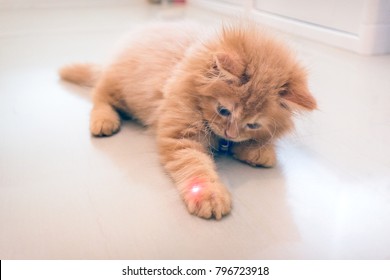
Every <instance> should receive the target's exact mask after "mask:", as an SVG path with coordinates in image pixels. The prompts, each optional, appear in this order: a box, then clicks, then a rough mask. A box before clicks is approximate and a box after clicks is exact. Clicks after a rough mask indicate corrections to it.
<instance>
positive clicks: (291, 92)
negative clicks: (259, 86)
mask: <svg viewBox="0 0 390 280" xmlns="http://www.w3.org/2000/svg"><path fill="white" fill-rule="evenodd" d="M279 95H280V97H281V98H283V99H285V100H287V101H290V102H292V103H294V104H296V105H299V107H300V108H303V109H306V110H310V111H311V110H314V109H317V102H316V100H315V99H314V97H313V96H312V95H311V93H310V91H309V89H308V88H307V86H306V85H294V84H286V85H285V87H284V89H283V90H281V91H280V92H279Z"/></svg>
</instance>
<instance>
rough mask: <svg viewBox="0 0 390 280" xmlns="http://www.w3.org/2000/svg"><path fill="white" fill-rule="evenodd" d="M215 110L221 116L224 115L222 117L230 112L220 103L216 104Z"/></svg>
mask: <svg viewBox="0 0 390 280" xmlns="http://www.w3.org/2000/svg"><path fill="white" fill-rule="evenodd" d="M217 111H218V114H220V115H221V116H224V117H228V116H230V114H231V113H230V111H229V110H228V109H226V108H225V107H223V106H221V105H220V106H218V108H217Z"/></svg>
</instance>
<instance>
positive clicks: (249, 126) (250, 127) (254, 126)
mask: <svg viewBox="0 0 390 280" xmlns="http://www.w3.org/2000/svg"><path fill="white" fill-rule="evenodd" d="M246 126H247V127H248V128H249V129H258V128H260V126H261V125H260V124H258V123H248V124H247V125H246Z"/></svg>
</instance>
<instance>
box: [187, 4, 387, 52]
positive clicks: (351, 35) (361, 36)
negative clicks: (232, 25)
mask: <svg viewBox="0 0 390 280" xmlns="http://www.w3.org/2000/svg"><path fill="white" fill-rule="evenodd" d="M189 2H190V3H191V4H195V5H199V6H202V7H204V8H207V9H211V10H214V11H217V12H221V13H230V14H232V13H235V14H240V13H247V14H249V15H250V16H252V17H253V18H255V19H256V20H258V21H259V22H261V23H264V24H266V25H269V26H271V27H273V28H276V29H279V30H282V31H284V32H288V33H292V34H295V35H299V36H302V37H306V38H308V39H313V40H316V41H320V42H323V43H326V44H330V45H333V46H336V47H340V48H344V49H348V50H351V51H354V52H357V53H361V54H384V53H390V0H242V1H239V0H191V1H189Z"/></svg>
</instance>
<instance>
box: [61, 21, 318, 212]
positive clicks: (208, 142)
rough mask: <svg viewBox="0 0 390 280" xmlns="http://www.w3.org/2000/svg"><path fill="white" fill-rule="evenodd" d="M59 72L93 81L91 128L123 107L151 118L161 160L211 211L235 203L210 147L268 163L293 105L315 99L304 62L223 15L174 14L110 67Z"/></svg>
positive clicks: (106, 132)
mask: <svg viewBox="0 0 390 280" xmlns="http://www.w3.org/2000/svg"><path fill="white" fill-rule="evenodd" d="M60 75H61V77H62V78H63V79H65V80H68V81H71V82H74V83H78V84H83V85H93V86H94V88H93V109H92V112H91V121H90V130H91V133H92V134H93V135H94V136H110V135H112V134H114V133H116V132H117V131H118V130H119V128H120V122H121V120H120V116H119V113H118V112H124V113H127V114H129V115H131V116H133V117H134V118H136V119H138V120H139V121H140V122H141V123H143V124H145V125H147V126H151V127H153V128H154V129H155V133H156V136H157V143H158V149H159V154H160V159H161V163H162V164H163V166H164V168H165V169H166V171H167V172H168V174H169V175H170V177H171V178H172V179H173V181H174V182H175V184H176V186H177V188H178V190H179V192H180V195H181V197H182V198H183V200H184V202H185V203H186V205H187V208H188V210H189V212H190V213H193V214H195V215H197V216H200V217H204V218H210V217H212V216H214V217H215V218H216V219H220V218H221V217H222V216H223V215H226V214H228V213H229V212H230V210H231V198H230V194H229V192H228V190H227V189H226V187H225V186H224V185H223V184H222V182H221V180H220V179H219V176H218V173H217V171H216V166H215V163H214V161H213V157H212V153H213V151H216V150H218V149H220V150H223V151H224V152H229V153H231V154H232V155H233V156H234V157H235V158H237V159H238V160H240V161H243V162H246V163H248V164H250V165H253V166H265V167H271V166H273V165H274V164H275V160H276V156H275V149H274V142H275V140H276V139H278V138H279V137H280V136H282V135H283V134H285V133H286V132H288V131H289V130H291V129H292V127H293V123H292V115H293V113H294V112H295V111H299V110H313V109H315V108H316V101H315V100H314V98H313V97H312V96H311V94H310V92H309V90H308V88H307V81H306V73H305V70H304V69H303V68H302V67H301V66H300V65H299V64H298V62H297V61H296V60H295V58H294V57H293V56H292V55H291V53H290V52H289V50H288V49H287V48H286V47H285V46H284V45H283V44H282V43H280V42H278V41H276V40H275V39H273V38H272V37H270V36H269V35H267V34H266V33H264V32H263V31H262V30H261V29H259V28H258V27H257V26H256V24H254V23H253V22H244V21H241V22H235V23H232V24H225V25H223V26H222V27H221V28H220V30H219V31H218V33H217V34H214V36H203V34H202V33H199V31H198V29H197V28H194V27H183V26H179V25H177V24H161V25H158V26H153V27H148V28H146V29H143V30H142V31H140V32H139V33H138V34H136V35H134V36H133V38H132V40H131V41H130V42H129V43H128V44H127V46H126V48H125V49H124V50H123V51H122V52H121V53H120V54H119V55H118V56H117V58H116V59H115V60H114V62H113V63H112V64H110V65H108V66H107V67H105V68H103V69H99V67H96V66H94V65H89V64H75V65H71V66H67V67H64V68H62V69H61V70H60Z"/></svg>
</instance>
